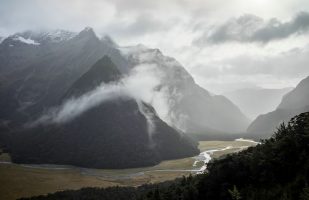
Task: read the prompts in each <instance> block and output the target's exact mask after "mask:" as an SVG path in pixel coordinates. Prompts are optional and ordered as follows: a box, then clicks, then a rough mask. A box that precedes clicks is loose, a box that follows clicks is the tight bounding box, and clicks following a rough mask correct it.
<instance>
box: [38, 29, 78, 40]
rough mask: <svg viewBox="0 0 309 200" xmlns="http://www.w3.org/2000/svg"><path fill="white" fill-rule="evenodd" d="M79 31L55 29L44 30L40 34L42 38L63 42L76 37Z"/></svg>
mask: <svg viewBox="0 0 309 200" xmlns="http://www.w3.org/2000/svg"><path fill="white" fill-rule="evenodd" d="M77 34H78V33H75V32H70V31H65V30H60V29H57V30H54V31H48V32H42V33H41V34H40V35H41V37H42V39H45V40H49V41H51V42H55V43H56V42H62V41H67V40H70V39H72V38H74V37H75V36H76V35H77Z"/></svg>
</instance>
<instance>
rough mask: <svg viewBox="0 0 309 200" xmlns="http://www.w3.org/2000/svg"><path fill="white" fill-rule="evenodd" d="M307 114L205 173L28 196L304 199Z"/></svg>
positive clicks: (308, 159)
mask: <svg viewBox="0 0 309 200" xmlns="http://www.w3.org/2000/svg"><path fill="white" fill-rule="evenodd" d="M308 183H309V113H303V114H300V115H298V116H296V117H295V118H293V119H292V120H291V121H290V122H289V123H288V124H286V125H285V124H282V125H281V126H280V127H279V128H278V130H277V132H276V133H275V134H274V135H273V137H271V138H270V139H267V140H263V141H261V144H259V145H257V146H256V147H250V148H248V149H247V150H244V151H242V152H239V153H236V154H231V155H228V156H226V157H224V158H222V159H218V160H214V161H213V162H211V163H210V164H209V165H208V172H207V173H205V174H203V175H196V176H194V177H192V176H189V177H183V178H182V179H178V180H175V181H173V182H166V183H162V184H154V185H145V186H141V187H138V188H129V187H121V188H120V187H113V188H107V189H98V188H87V189H81V190H78V191H64V192H57V193H55V194H50V195H47V196H41V197H34V198H31V199H50V200H51V199H72V200H73V199H74V200H75V199H103V200H104V199H115V200H122V199H123V200H131V199H132V200H142V199H143V200H167V199H168V200H176V199H177V200H239V199H243V200H244V199H249V200H276V199H279V200H294V199H295V200H298V199H301V200H308V199H309V185H308Z"/></svg>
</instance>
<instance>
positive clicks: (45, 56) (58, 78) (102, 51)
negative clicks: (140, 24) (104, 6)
mask: <svg viewBox="0 0 309 200" xmlns="http://www.w3.org/2000/svg"><path fill="white" fill-rule="evenodd" d="M113 45H114V44H112V43H111V42H110V41H109V40H106V39H102V40H100V39H99V38H98V37H97V36H96V35H95V33H94V32H93V30H92V29H90V28H86V29H84V30H83V31H81V32H80V33H71V32H67V31H60V30H59V31H58V32H57V31H55V32H43V33H36V32H31V31H28V32H24V33H18V34H15V35H12V36H10V37H8V38H6V39H5V40H4V41H3V42H2V43H1V44H0V73H1V75H2V76H1V77H0V87H1V90H0V96H1V100H0V107H1V108H4V109H3V111H2V112H1V113H0V121H2V122H3V121H5V122H6V124H8V125H9V127H10V128H15V127H16V124H18V123H24V122H25V121H28V120H32V119H33V118H36V117H37V116H38V115H39V114H40V113H41V112H42V110H44V109H46V108H48V107H50V106H53V105H56V104H57V101H58V100H59V98H60V97H62V96H63V95H64V93H65V92H66V91H67V89H68V88H69V87H70V86H71V84H72V83H73V82H74V81H75V80H76V79H78V78H79V77H80V76H81V75H82V74H83V73H85V72H86V71H87V70H88V69H89V68H90V67H91V66H92V65H93V64H94V63H95V62H96V61H97V60H98V59H100V58H101V57H102V56H103V55H108V56H110V57H111V58H112V60H113V62H115V64H116V65H117V67H118V68H119V71H121V72H122V73H125V72H126V71H127V67H126V63H125V62H126V61H125V60H124V59H123V57H122V56H121V54H120V53H119V51H118V50H117V49H116V48H115V47H114V46H113Z"/></svg>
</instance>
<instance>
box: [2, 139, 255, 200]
mask: <svg viewBox="0 0 309 200" xmlns="http://www.w3.org/2000/svg"><path fill="white" fill-rule="evenodd" d="M254 145H256V142H253V141H250V140H242V139H239V140H235V141H201V142H200V143H199V149H200V151H201V154H200V155H199V156H195V157H190V158H184V159H177V160H167V161H163V162H161V163H160V164H158V165H156V166H153V167H144V168H133V169H122V170H106V169H88V168H78V167H73V166H59V165H17V164H13V163H11V162H10V158H9V155H7V154H1V155H0V199H6V200H10V199H16V198H20V197H30V196H36V195H42V194H47V193H53V192H56V191H61V190H68V189H80V188H82V187H108V186H115V185H119V186H138V185H142V184H146V183H157V182H162V181H166V180H172V179H175V178H177V177H181V176H187V175H189V174H190V173H193V174H195V173H201V172H202V170H204V169H205V168H206V164H207V162H208V161H209V160H210V159H212V158H218V157H220V156H223V155H226V154H229V153H233V152H237V151H240V150H242V149H245V148H247V147H249V146H254Z"/></svg>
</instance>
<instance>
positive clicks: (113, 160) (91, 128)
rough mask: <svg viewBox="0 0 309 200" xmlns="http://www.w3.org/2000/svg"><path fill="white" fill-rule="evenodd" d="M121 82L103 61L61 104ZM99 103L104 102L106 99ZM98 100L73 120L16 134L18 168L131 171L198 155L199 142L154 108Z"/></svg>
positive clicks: (121, 98)
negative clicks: (22, 165) (40, 165)
mask: <svg viewBox="0 0 309 200" xmlns="http://www.w3.org/2000/svg"><path fill="white" fill-rule="evenodd" d="M120 77H121V73H120V71H119V70H118V69H117V67H116V65H115V64H114V63H113V62H112V61H111V59H110V58H109V57H107V56H104V57H103V58H102V59H100V60H98V61H97V62H96V63H95V64H94V65H93V66H92V67H91V68H90V69H89V70H88V71H87V72H86V73H84V74H83V75H82V76H81V77H80V78H79V79H77V80H76V81H75V82H74V83H73V84H72V86H71V87H70V88H69V89H68V90H67V92H66V94H65V95H64V96H63V97H62V100H61V101H60V102H65V101H68V100H71V101H72V99H75V100H76V101H78V100H79V99H82V98H84V96H85V95H86V96H87V95H88V96H91V95H90V94H89V91H90V92H91V91H93V90H96V88H98V87H100V85H101V84H105V85H106V84H110V83H112V82H117V81H119V78H120ZM116 92H117V91H116ZM111 94H112V93H108V94H105V95H111ZM98 98H99V99H100V98H104V94H100V96H98ZM99 99H96V100H94V99H89V100H88V101H87V102H86V104H91V102H92V101H97V104H94V105H93V106H92V107H89V108H88V109H85V110H84V112H81V113H79V114H78V115H76V116H74V117H73V118H70V120H65V121H56V122H53V123H49V121H42V122H41V123H40V124H39V125H38V126H35V127H31V128H29V129H26V130H23V131H21V132H17V133H15V135H14V136H13V137H12V138H13V139H12V140H11V146H10V147H9V149H10V153H11V156H12V160H13V161H14V162H16V163H32V164H33V163H49V164H67V165H76V166H82V167H92V168H130V167H140V166H149V165H154V164H157V163H159V162H160V161H162V160H166V159H175V158H182V157H187V156H193V155H195V154H197V153H198V152H199V151H198V149H197V144H196V143H195V142H192V141H191V140H190V139H188V138H187V137H186V136H185V135H183V134H182V133H180V132H178V131H176V130H175V129H173V128H172V127H170V126H168V125H167V124H166V123H165V122H163V121H162V120H161V119H160V118H159V117H158V116H157V115H156V112H155V110H154V109H153V108H152V107H151V106H150V105H147V104H145V103H143V102H139V101H138V100H135V99H133V98H131V97H129V96H126V95H125V94H121V93H120V94H118V95H117V96H115V97H112V98H110V99H107V100H105V101H100V100H99ZM69 102H70V101H69ZM72 105H75V104H74V103H73V102H70V105H69V106H72ZM80 105H83V103H82V102H80V103H79V104H78V106H80ZM78 106H76V108H74V110H76V109H78ZM60 107H61V106H60ZM61 108H63V107H61ZM63 109H65V108H63ZM62 111H63V110H62ZM67 115H70V112H68V113H67ZM53 117H55V116H53ZM63 119H65V118H63ZM48 120H52V119H48ZM150 126H151V130H150Z"/></svg>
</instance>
